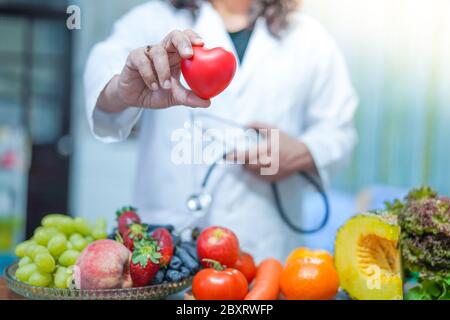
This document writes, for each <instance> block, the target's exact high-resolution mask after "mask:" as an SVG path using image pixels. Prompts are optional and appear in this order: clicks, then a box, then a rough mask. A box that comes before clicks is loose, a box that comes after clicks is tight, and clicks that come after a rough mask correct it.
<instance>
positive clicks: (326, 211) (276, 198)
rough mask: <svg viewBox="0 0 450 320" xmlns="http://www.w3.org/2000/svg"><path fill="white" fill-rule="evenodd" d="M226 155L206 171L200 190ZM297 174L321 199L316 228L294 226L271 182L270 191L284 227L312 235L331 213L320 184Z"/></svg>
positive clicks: (277, 191) (276, 187)
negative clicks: (319, 220) (320, 211)
mask: <svg viewBox="0 0 450 320" xmlns="http://www.w3.org/2000/svg"><path fill="white" fill-rule="evenodd" d="M227 155H228V153H224V154H223V156H222V157H221V158H220V159H218V160H217V161H215V162H214V163H213V164H211V165H210V166H209V168H208V170H207V171H206V174H205V177H204V178H203V181H202V185H201V186H202V190H204V189H206V187H207V186H208V181H209V179H210V177H211V175H212V173H213V172H214V170H215V168H216V167H217V165H218V163H219V161H221V160H223V159H225V158H226V157H227ZM298 174H299V175H300V176H302V177H303V178H304V179H305V180H306V181H308V182H309V183H310V184H311V185H312V186H313V187H314V188H315V189H316V191H317V193H319V195H320V196H321V197H322V202H323V204H324V207H325V208H324V217H323V218H322V221H321V223H320V224H319V226H317V227H316V228H313V229H303V228H301V227H299V226H297V225H295V224H294V223H293V222H292V220H291V219H290V218H289V217H288V215H287V213H286V211H285V210H284V208H283V205H282V201H281V196H280V191H279V188H278V184H277V183H275V182H273V183H271V189H272V194H273V198H274V202H275V206H276V208H277V211H278V213H279V214H280V217H281V219H282V220H283V221H284V222H285V223H286V225H287V226H288V227H289V228H290V229H291V230H292V231H294V232H296V233H299V234H313V233H316V232H319V231H320V230H322V229H323V228H324V227H325V226H326V225H327V223H328V220H329V218H330V211H331V210H330V201H329V199H328V195H327V193H326V192H325V189H324V188H323V186H322V185H321V183H320V182H318V181H317V180H316V179H314V178H313V177H312V176H311V175H310V174H309V173H307V172H299V173H298Z"/></svg>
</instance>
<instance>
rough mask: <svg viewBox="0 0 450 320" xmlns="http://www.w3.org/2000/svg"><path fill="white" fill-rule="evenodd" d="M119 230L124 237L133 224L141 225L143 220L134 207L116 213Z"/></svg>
mask: <svg viewBox="0 0 450 320" xmlns="http://www.w3.org/2000/svg"><path fill="white" fill-rule="evenodd" d="M116 216H117V218H116V220H117V225H118V226H117V229H118V230H119V233H120V234H121V235H122V236H123V235H124V234H125V232H126V231H127V227H128V225H129V224H132V223H141V218H139V216H138V214H137V213H136V209H135V208H133V207H123V208H122V209H120V210H118V211H117V212H116Z"/></svg>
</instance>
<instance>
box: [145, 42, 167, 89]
mask: <svg viewBox="0 0 450 320" xmlns="http://www.w3.org/2000/svg"><path fill="white" fill-rule="evenodd" d="M149 55H150V59H151V60H152V62H153V67H154V68H155V71H156V75H157V77H158V80H159V85H160V86H161V87H162V88H164V89H166V90H168V89H170V88H171V82H170V64H169V56H168V55H167V52H166V50H165V49H164V48H163V47H162V46H161V45H156V46H153V47H152V48H151V49H150V53H149Z"/></svg>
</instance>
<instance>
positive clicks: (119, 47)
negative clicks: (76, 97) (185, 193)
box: [84, 2, 163, 142]
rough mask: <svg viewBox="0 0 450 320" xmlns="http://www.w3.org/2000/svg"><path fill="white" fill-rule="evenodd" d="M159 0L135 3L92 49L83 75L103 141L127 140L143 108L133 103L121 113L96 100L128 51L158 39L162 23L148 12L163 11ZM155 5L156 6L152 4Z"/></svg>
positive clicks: (91, 118) (90, 114)
mask: <svg viewBox="0 0 450 320" xmlns="http://www.w3.org/2000/svg"><path fill="white" fill-rule="evenodd" d="M158 5H160V4H158V2H152V3H150V4H148V5H147V6H140V7H136V8H135V9H133V10H132V11H130V12H129V13H128V14H126V15H125V16H124V17H123V18H121V19H120V20H118V21H117V22H116V24H115V25H114V31H113V33H112V35H111V36H110V37H109V38H108V39H107V40H105V41H103V42H101V43H99V44H97V45H96V46H95V47H94V48H93V49H92V51H91V54H90V56H89V58H88V62H87V65H86V70H85V75H84V87H85V99H86V112H87V118H88V123H89V127H90V130H91V132H92V134H93V135H94V136H95V137H96V138H98V139H99V140H101V141H103V142H117V141H122V140H125V139H126V138H127V137H128V136H129V134H130V132H131V130H132V128H133V126H134V125H135V124H136V122H137V121H138V119H139V117H140V115H141V113H142V109H141V108H137V107H132V106H130V107H129V108H127V109H126V110H124V111H123V112H120V113H106V112H103V111H101V110H99V109H98V108H96V104H97V100H98V97H99V95H100V93H101V92H102V91H103V89H104V88H105V86H106V85H107V84H108V83H109V81H110V80H111V79H112V78H113V77H114V76H115V75H118V74H120V73H121V71H122V68H123V66H124V65H125V63H126V59H127V57H128V54H129V53H130V52H131V51H132V50H134V49H136V48H139V47H143V46H145V45H147V44H150V43H155V42H159V41H160V40H161V39H160V38H161V35H160V33H161V29H163V27H162V26H159V25H157V23H156V22H153V23H149V17H148V15H149V13H150V14H151V13H152V12H160V11H161V10H160V8H154V6H158ZM150 6H153V7H150Z"/></svg>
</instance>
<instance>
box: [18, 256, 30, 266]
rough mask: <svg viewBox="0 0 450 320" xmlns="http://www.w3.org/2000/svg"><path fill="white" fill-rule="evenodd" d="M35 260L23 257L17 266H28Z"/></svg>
mask: <svg viewBox="0 0 450 320" xmlns="http://www.w3.org/2000/svg"><path fill="white" fill-rule="evenodd" d="M32 262H33V260H31V258H30V257H23V258H21V259H20V260H19V263H18V264H17V265H18V266H19V267H23V266H26V265H27V264H30V263H32Z"/></svg>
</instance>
